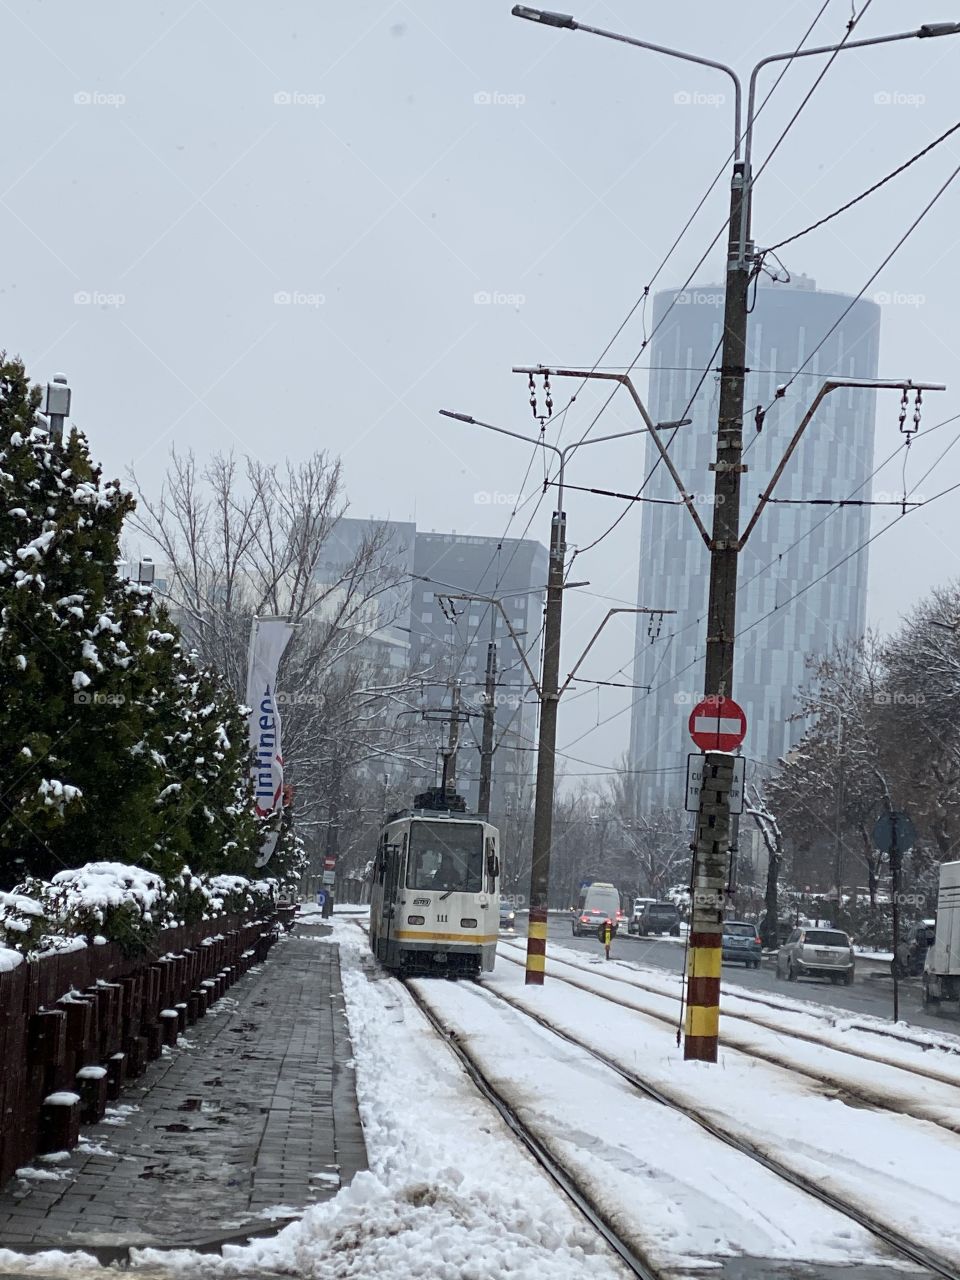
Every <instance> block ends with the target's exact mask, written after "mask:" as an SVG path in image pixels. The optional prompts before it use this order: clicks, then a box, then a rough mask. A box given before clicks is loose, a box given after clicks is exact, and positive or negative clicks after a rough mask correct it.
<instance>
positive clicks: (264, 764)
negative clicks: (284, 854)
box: [247, 618, 294, 867]
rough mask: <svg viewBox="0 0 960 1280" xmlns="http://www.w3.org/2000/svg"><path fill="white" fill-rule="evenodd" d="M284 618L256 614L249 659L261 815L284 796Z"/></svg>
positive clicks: (265, 853)
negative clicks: (280, 704)
mask: <svg viewBox="0 0 960 1280" xmlns="http://www.w3.org/2000/svg"><path fill="white" fill-rule="evenodd" d="M293 630H294V629H293V627H292V626H291V624H290V623H289V622H286V621H284V619H282V618H254V620H253V626H252V627H251V630H250V653H249V656H248V660H247V705H248V706H249V708H250V749H251V751H252V752H253V756H254V763H253V766H252V768H253V792H254V808H255V809H256V811H257V813H258V814H259V815H260V817H266V816H267V815H268V814H271V813H275V812H276V811H277V810H278V809H279V808H280V805H281V802H282V796H283V753H282V748H281V744H280V712H279V710H278V708H277V696H276V693H277V691H276V685H277V668H278V667H279V665H280V659H281V658H282V657H283V652H284V650H285V649H286V647H287V645H288V644H289V642H290V637H291V636H292V635H293ZM278 837H279V833H278V832H271V833H270V834H269V835H268V836H267V838H266V840H265V841H264V843H263V846H262V847H261V850H260V855H259V857H258V858H257V866H258V867H262V866H264V865H265V863H267V862H269V860H270V857H271V855H272V853H273V851H274V849H275V848H276V845H277V839H278Z"/></svg>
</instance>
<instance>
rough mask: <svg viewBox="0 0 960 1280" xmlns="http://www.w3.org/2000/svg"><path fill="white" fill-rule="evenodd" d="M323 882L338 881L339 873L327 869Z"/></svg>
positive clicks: (332, 882)
mask: <svg viewBox="0 0 960 1280" xmlns="http://www.w3.org/2000/svg"><path fill="white" fill-rule="evenodd" d="M323 883H324V884H336V883H337V873H336V872H335V871H325V872H324V873H323Z"/></svg>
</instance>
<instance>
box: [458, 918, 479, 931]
mask: <svg viewBox="0 0 960 1280" xmlns="http://www.w3.org/2000/svg"><path fill="white" fill-rule="evenodd" d="M476 927H477V922H476V920H466V919H464V920H461V921H460V928H461V929H475V928H476Z"/></svg>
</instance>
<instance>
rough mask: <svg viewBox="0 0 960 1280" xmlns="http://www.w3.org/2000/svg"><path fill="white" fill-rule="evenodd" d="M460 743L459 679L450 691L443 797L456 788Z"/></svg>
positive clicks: (444, 756)
mask: <svg viewBox="0 0 960 1280" xmlns="http://www.w3.org/2000/svg"><path fill="white" fill-rule="evenodd" d="M459 745H460V681H459V680H455V681H454V682H453V686H452V688H451V691H450V731H449V736H448V738H447V749H446V751H444V753H443V773H442V775H441V778H440V790H441V791H442V792H443V795H444V798H446V797H447V796H450V795H453V794H455V792H456V790H457V748H458V747H459Z"/></svg>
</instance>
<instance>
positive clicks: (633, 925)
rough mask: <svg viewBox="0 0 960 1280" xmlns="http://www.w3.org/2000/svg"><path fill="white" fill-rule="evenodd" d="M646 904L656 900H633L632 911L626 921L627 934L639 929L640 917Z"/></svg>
mask: <svg viewBox="0 0 960 1280" xmlns="http://www.w3.org/2000/svg"><path fill="white" fill-rule="evenodd" d="M648 902H656V898H634V900H633V911H632V912H631V914H630V919H629V920H628V921H627V933H636V932H637V930H638V929H639V927H640V917H641V915H642V914H643V908H644V907H645V906H646V905H647V903H648Z"/></svg>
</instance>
